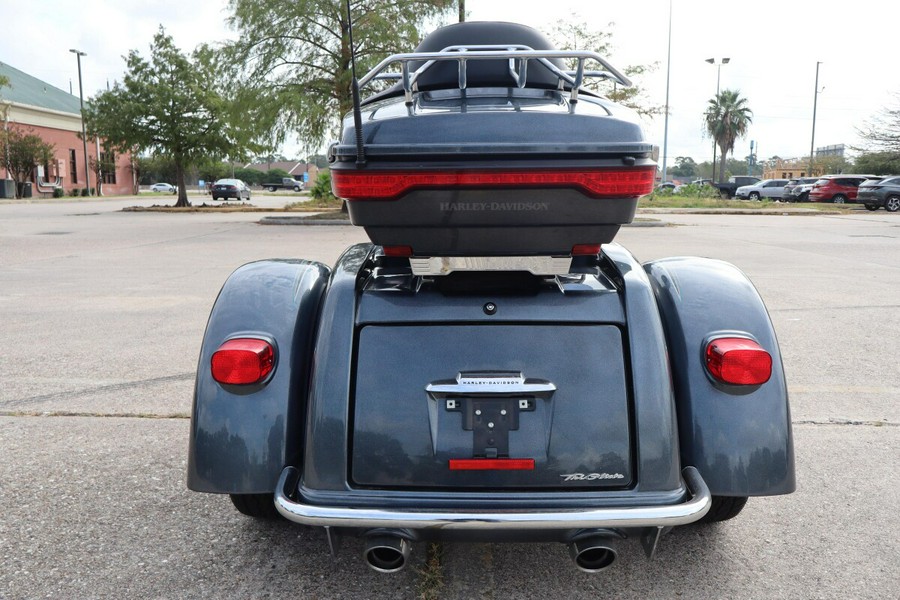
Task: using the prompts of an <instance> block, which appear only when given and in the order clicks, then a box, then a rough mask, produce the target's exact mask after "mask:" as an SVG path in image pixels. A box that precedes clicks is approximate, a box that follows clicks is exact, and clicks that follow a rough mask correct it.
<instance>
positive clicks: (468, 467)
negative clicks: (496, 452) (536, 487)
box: [450, 458, 534, 471]
mask: <svg viewBox="0 0 900 600" xmlns="http://www.w3.org/2000/svg"><path fill="white" fill-rule="evenodd" d="M450 470H451V471H533V470H534V459H533V458H451V459H450Z"/></svg>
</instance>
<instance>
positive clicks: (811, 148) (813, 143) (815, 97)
mask: <svg viewBox="0 0 900 600" xmlns="http://www.w3.org/2000/svg"><path fill="white" fill-rule="evenodd" d="M821 64H822V63H821V62H817V63H816V85H815V89H814V90H813V92H814V93H813V124H812V139H810V141H809V173H807V175H808V176H809V177H812V171H813V156H815V155H814V153H813V152H814V150H815V146H816V104H817V103H818V100H819V65H821Z"/></svg>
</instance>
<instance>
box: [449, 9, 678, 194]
mask: <svg viewBox="0 0 900 600" xmlns="http://www.w3.org/2000/svg"><path fill="white" fill-rule="evenodd" d="M460 1H462V0H460ZM671 74H672V0H669V51H668V54H667V55H666V118H665V125H663V156H662V182H663V183H665V182H666V181H668V179H667V178H666V177H667V176H666V161H667V159H668V154H669V76H670V75H671Z"/></svg>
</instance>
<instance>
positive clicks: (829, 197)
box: [809, 175, 880, 204]
mask: <svg viewBox="0 0 900 600" xmlns="http://www.w3.org/2000/svg"><path fill="white" fill-rule="evenodd" d="M867 179H880V177H876V176H875V175H825V176H824V177H821V178H820V179H819V180H818V181H817V182H815V183H814V184H813V187H812V189H811V190H810V191H809V201H810V202H834V203H835V204H844V203H845V202H856V192H857V188H859V184H861V183H862V182H863V181H865V180H867Z"/></svg>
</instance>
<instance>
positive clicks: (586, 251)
mask: <svg viewBox="0 0 900 600" xmlns="http://www.w3.org/2000/svg"><path fill="white" fill-rule="evenodd" d="M597 254H600V244H575V245H574V246H572V256H595V255H597Z"/></svg>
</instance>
